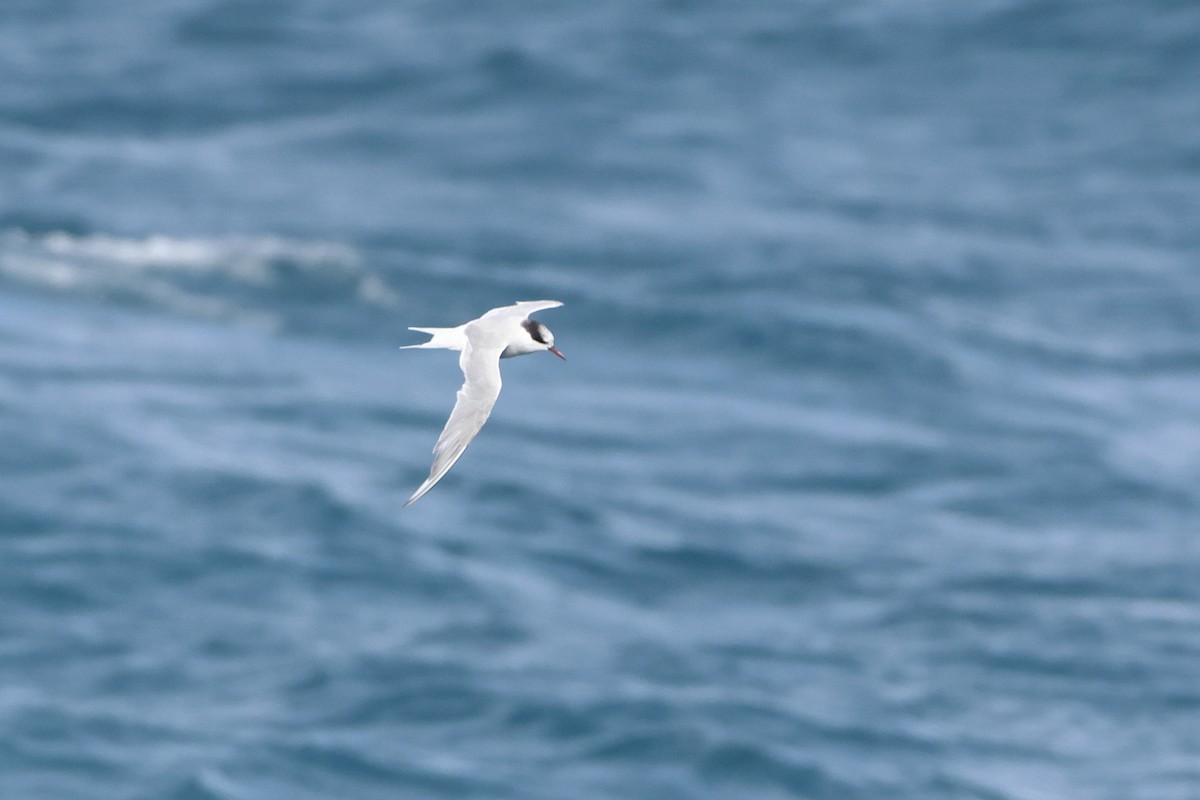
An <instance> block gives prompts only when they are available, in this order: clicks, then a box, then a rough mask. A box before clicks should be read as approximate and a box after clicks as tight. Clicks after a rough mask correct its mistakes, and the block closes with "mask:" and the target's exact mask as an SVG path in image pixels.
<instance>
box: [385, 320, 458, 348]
mask: <svg viewBox="0 0 1200 800" xmlns="http://www.w3.org/2000/svg"><path fill="white" fill-rule="evenodd" d="M464 327H466V326H464V325H459V326H458V327H457V328H409V330H410V331H418V332H420V333H428V334H429V335H430V336H432V337H433V338H432V339H430V340H429V341H428V342H421V343H420V344H406V345H404V346H403V347H401V348H400V349H401V350H409V349H413V348H436V349H441V350H462V349H463V345H465V344H466V343H467V334H466V333H465V332H464V331H463V328H464Z"/></svg>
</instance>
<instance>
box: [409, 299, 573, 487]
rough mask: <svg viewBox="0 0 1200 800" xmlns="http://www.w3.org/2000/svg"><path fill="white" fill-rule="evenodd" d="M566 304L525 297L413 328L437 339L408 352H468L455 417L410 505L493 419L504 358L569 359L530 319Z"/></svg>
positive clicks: (435, 448)
mask: <svg viewBox="0 0 1200 800" xmlns="http://www.w3.org/2000/svg"><path fill="white" fill-rule="evenodd" d="M561 305H562V303H560V302H559V301H557V300H522V301H520V302H518V303H514V304H513V305H511V306H501V307H500V308H493V309H492V310H491V311H489V312H487V313H486V314H484V315H483V316H482V317H480V318H479V319H473V320H471V321H470V322H464V323H463V324H462V325H459V326H458V327H456V328H409V330H410V331H420V332H421V333H428V334H429V335H430V336H431V337H432V338H431V339H430V340H429V341H427V342H422V343H421V344H410V345H406V346H405V347H402V348H401V349H402V350H408V349H421V348H433V349H445V350H460V351H462V354H461V355H460V356H459V357H458V366H459V368H460V369H462V371H463V385H462V388H461V389H459V390H458V400H457V401H456V402H455V403H454V410H453V411H451V412H450V419H448V420H447V421H446V427H444V428H442V435H441V436H439V437H438V440H437V444H435V445H434V446H433V467H432V468H430V470H429V477H428V478H426V479H425V482H424V483H422V484H421V485H420V486H419V487H417V490H416V491H415V492H413V494H412V497H410V498H408V500H406V501H405V502H404V507H405V508H407V507H408V506H410V505H412V504H413V503H415V502H417V500H419V499H421V497H422V495H424V494H425V493H426V492H428V491H429V490H430V489H432V488H433V486H434V484H436V483H437V482H438V481H440V480H441V479H442V476H444V475H445V474H446V473H447V472H449V471H450V468H451V467H452V466H454V462H455V461H458V458H459V456H461V455H462V454H463V451H465V450H466V449H467V445H469V444H470V443H471V440H472V439H474V438H475V435H476V434H477V433H479V430H480V428H482V427H483V423H485V422H487V418H488V416H489V415H490V414H491V413H492V406H494V405H495V404H496V398H497V397H499V396H500V359H502V358H511V357H512V356H523V355H525V354H526V353H537V352H540V351H542V350H548V351H550V352H551V353H553V354H554V355H556V356H558V357H559V358H561V359H562V360H563V361H566V360H567V357H566V356H564V355H563V354H562V351H560V350H559V349H558V348H557V347H555V346H554V334H552V333H551V332H550V329H549V328H547V327H546V326H545V325H543V324H542V323H540V322H538V321H537V320H532V319H530V318H529V315H530V314H532V313H534V312H536V311H541V310H543V309H547V308H558V307H559V306H561Z"/></svg>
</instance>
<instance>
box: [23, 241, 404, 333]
mask: <svg viewBox="0 0 1200 800" xmlns="http://www.w3.org/2000/svg"><path fill="white" fill-rule="evenodd" d="M280 265H286V266H287V269H286V270H281V269H280ZM0 278H7V279H9V280H12V281H16V282H18V283H23V284H27V285H30V286H34V287H39V288H43V289H49V290H53V291H58V292H64V293H72V294H82V295H102V296H108V295H122V296H126V297H132V298H135V299H138V300H141V301H144V302H147V303H150V304H153V305H156V306H162V307H166V308H169V309H171V310H173V311H178V312H181V313H187V314H196V315H202V316H239V317H246V316H249V317H256V318H261V319H266V320H271V319H272V318H273V314H272V311H271V309H270V308H263V307H261V306H262V305H264V303H262V302H261V298H260V302H257V303H255V304H254V305H258V306H260V307H259V308H251V309H248V308H245V307H244V306H243V303H241V302H239V298H238V297H237V291H236V289H237V288H239V287H241V288H246V289H254V290H256V291H257V292H259V293H263V294H265V295H266V297H267V298H268V299H269V297H270V292H271V289H272V287H276V286H282V284H283V283H284V282H285V281H289V280H291V281H295V280H302V281H311V282H312V283H314V284H315V285H317V286H320V285H322V284H326V283H327V284H329V285H330V286H338V287H343V288H345V289H349V290H350V291H351V292H352V293H353V295H354V298H355V299H356V300H357V301H359V302H362V303H365V304H367V305H374V306H383V307H394V306H396V305H398V304H399V300H400V298H399V295H398V294H397V293H396V291H395V290H394V289H392V288H391V287H390V286H388V284H387V282H386V281H385V280H384V278H383V276H381V275H379V274H378V273H376V272H372V271H371V270H370V269H368V267H367V266H366V265H365V263H364V261H363V259H362V257H361V256H360V255H359V253H358V251H357V250H355V249H354V248H353V247H350V246H348V245H345V244H341V243H337V242H322V241H297V240H291V239H285V238H282V237H278V236H260V237H251V236H228V237H218V238H196V237H175V236H166V235H153V236H147V237H144V238H137V237H122V236H112V235H108V234H87V235H77V234H72V233H67V232H64V231H54V232H50V233H38V234H34V233H28V232H26V231H23V230H20V229H10V230H7V231H4V232H3V233H0ZM197 279H206V280H207V283H205V284H204V286H203V288H201V287H200V286H198V285H197ZM231 289H232V291H230V290H231ZM266 305H269V302H268V303H266Z"/></svg>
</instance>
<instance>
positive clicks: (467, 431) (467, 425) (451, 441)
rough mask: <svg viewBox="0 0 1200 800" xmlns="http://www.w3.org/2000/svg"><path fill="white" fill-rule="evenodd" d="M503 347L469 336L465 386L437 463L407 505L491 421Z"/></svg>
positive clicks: (461, 361) (436, 450) (462, 360)
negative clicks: (474, 339) (493, 345)
mask: <svg viewBox="0 0 1200 800" xmlns="http://www.w3.org/2000/svg"><path fill="white" fill-rule="evenodd" d="M503 349H504V348H503V347H487V346H479V345H476V344H474V343H472V342H471V341H470V339H469V338H468V341H467V344H466V346H465V347H463V350H462V354H461V355H460V356H459V358H458V365H459V367H461V368H462V371H463V375H464V378H465V379H464V381H463V385H462V388H460V389H459V390H458V400H457V401H456V402H455V403H454V410H453V411H451V412H450V419H448V420H446V427H444V428H442V435H441V436H439V437H438V440H437V444H436V445H434V446H433V467H432V468H431V469H430V470H429V477H428V478H426V479H425V482H424V483H422V484H421V485H420V486H419V487H418V488H417V490H416V491H415V492H413V495H412V497H410V498H408V500H406V501H405V503H404V505H405V506H406V507H407V506H410V505H412V504H413V503H415V502H416V501H417V500H419V499H420V498H421V496H422V495H424V494H425V493H426V492H428V491H429V490H430V489H432V488H433V486H434V484H436V483H437V482H438V481H440V480H441V479H442V476H444V475H445V474H446V473H447V472H449V471H450V468H451V467H452V466H454V462H455V461H458V459H459V456H461V455H462V454H463V451H465V450H466V449H467V445H469V444H470V443H471V440H472V439H474V438H475V435H476V434H477V433H479V429H480V428H482V427H483V423H485V422H487V418H488V416H489V415H491V413H492V406H494V405H495V404H496V398H497V397H499V396H500V386H501V382H500V353H501V352H502V351H503Z"/></svg>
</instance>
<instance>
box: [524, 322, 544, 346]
mask: <svg viewBox="0 0 1200 800" xmlns="http://www.w3.org/2000/svg"><path fill="white" fill-rule="evenodd" d="M521 325H522V326H523V327H524V328H525V330H527V331H529V336H530V338H531V339H533V340H534V341H535V342H537V343H538V344H549V342H547V341H546V338H545V337H544V336H542V330H543V329H544V328H543V326H542V323H540V322H538V321H537V320H532V319H527V320H525V321H524V322H522V323H521Z"/></svg>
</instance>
